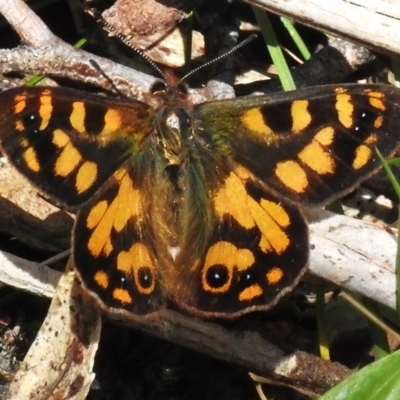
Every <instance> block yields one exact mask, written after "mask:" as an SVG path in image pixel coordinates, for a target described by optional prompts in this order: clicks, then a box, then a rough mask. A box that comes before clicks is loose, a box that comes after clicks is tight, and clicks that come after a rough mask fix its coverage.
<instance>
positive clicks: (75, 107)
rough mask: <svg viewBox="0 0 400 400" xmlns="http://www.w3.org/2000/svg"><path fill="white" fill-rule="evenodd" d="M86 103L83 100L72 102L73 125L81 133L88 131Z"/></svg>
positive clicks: (71, 121)
mask: <svg viewBox="0 0 400 400" xmlns="http://www.w3.org/2000/svg"><path fill="white" fill-rule="evenodd" d="M85 115H86V111H85V104H84V103H83V102H82V101H74V102H73V103H72V112H71V114H70V116H69V122H70V124H71V126H72V127H73V128H74V129H76V130H77V131H78V132H79V133H83V132H85V131H86V128H85Z"/></svg>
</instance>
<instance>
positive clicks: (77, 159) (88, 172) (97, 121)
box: [0, 87, 154, 206]
mask: <svg viewBox="0 0 400 400" xmlns="http://www.w3.org/2000/svg"><path fill="white" fill-rule="evenodd" d="M153 112H154V111H153V109H152V108H151V107H149V106H148V105H146V104H145V103H141V102H136V101H129V102H128V101H114V100H113V99H109V98H108V99H107V100H106V99H103V98H102V97H100V96H95V95H91V94H88V93H82V92H79V91H75V90H70V89H61V88H39V87H37V88H17V89H12V90H8V91H6V92H3V93H1V96H0V124H1V128H0V129H1V134H0V139H1V140H0V142H1V149H2V151H3V152H4V153H6V154H7V155H8V156H9V158H10V159H11V161H12V162H13V163H14V165H15V166H16V167H17V169H18V170H19V171H20V172H22V173H23V174H24V175H25V176H27V177H28V178H29V179H30V180H31V181H32V182H33V183H34V184H35V185H37V186H38V187H39V188H40V189H41V190H43V191H44V192H45V193H46V194H47V195H49V196H51V197H53V198H55V199H56V200H57V201H59V202H60V203H61V204H65V205H67V206H77V205H79V204H82V203H84V202H86V201H87V200H88V199H90V198H91V197H92V196H93V194H94V193H96V192H97V190H98V189H99V188H100V187H101V186H102V185H103V184H104V182H105V181H106V180H107V179H108V178H109V177H110V176H111V175H112V174H113V172H115V170H116V169H117V168H118V167H119V166H120V165H121V164H122V163H123V162H124V161H125V160H126V159H127V158H129V157H133V156H135V154H137V153H138V152H139V150H140V146H141V143H142V142H143V140H144V139H145V138H146V137H147V136H148V135H149V134H150V133H151V132H152V131H153V125H152V115H153ZM149 120H150V122H149Z"/></svg>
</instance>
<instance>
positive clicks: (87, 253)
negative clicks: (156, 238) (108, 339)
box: [73, 167, 165, 315]
mask: <svg viewBox="0 0 400 400" xmlns="http://www.w3.org/2000/svg"><path fill="white" fill-rule="evenodd" d="M134 181H135V179H134V177H133V174H131V173H130V171H129V170H128V169H126V168H125V167H121V168H120V169H118V170H117V171H116V172H115V173H114V174H113V176H112V177H111V178H110V179H109V181H108V182H107V184H106V188H105V190H102V192H101V193H100V194H99V195H97V196H95V198H93V199H92V200H91V201H90V203H89V204H87V205H85V206H84V207H83V208H82V209H81V210H80V211H79V213H78V215H77V220H76V224H75V228H74V236H73V237H74V242H73V252H74V254H73V255H74V260H75V265H76V269H77V271H78V273H79V275H80V277H81V279H82V281H83V283H84V285H85V287H87V288H88V289H89V290H91V291H92V292H94V293H96V295H97V297H98V298H99V299H100V300H101V302H102V303H103V304H104V305H105V306H106V307H107V308H108V309H113V310H116V309H120V310H126V311H128V312H129V313H130V314H135V315H143V314H150V313H152V312H154V311H157V310H158V309H159V308H160V307H161V306H162V304H164V303H165V299H164V298H163V290H162V285H161V279H160V272H161V271H160V268H159V265H158V261H157V260H156V257H155V254H154V244H153V235H152V232H151V228H152V226H151V225H150V226H149V224H148V223H146V222H148V219H147V218H146V215H145V214H146V212H148V204H147V203H148V197H147V196H145V195H144V192H143V190H140V189H141V188H140V186H139V182H134Z"/></svg>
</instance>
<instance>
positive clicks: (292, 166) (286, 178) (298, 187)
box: [275, 160, 308, 193]
mask: <svg viewBox="0 0 400 400" xmlns="http://www.w3.org/2000/svg"><path fill="white" fill-rule="evenodd" d="M275 175H276V176H277V177H278V179H279V180H280V182H281V183H283V184H284V185H285V186H286V187H287V188H289V189H291V190H293V191H295V192H296V193H303V192H304V190H305V189H306V188H307V187H308V179H307V175H306V173H305V172H304V170H303V168H301V166H300V165H299V164H298V163H297V162H296V161H293V160H287V161H282V162H280V163H278V164H277V166H276V167H275Z"/></svg>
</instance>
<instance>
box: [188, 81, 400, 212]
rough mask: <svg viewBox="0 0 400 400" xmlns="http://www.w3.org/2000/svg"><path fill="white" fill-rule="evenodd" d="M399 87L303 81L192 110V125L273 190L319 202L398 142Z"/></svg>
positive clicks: (366, 172) (358, 177) (362, 175)
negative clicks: (301, 85)
mask: <svg viewBox="0 0 400 400" xmlns="http://www.w3.org/2000/svg"><path fill="white" fill-rule="evenodd" d="M399 114H400V98H399V94H398V91H397V90H396V89H394V88H392V87H390V86H387V85H370V86H369V85H344V86H320V87H315V88H306V89H302V90H299V91H295V92H286V93H278V94H274V95H272V96H270V97H267V96H262V97H253V98H251V97H250V98H247V99H242V100H240V102H236V101H235V100H225V101H221V102H210V103H204V104H201V105H199V106H197V108H196V109H195V111H194V115H195V117H196V126H197V128H198V132H199V134H200V135H202V136H204V137H205V138H206V140H207V141H209V142H210V143H211V144H212V145H213V146H214V147H215V148H216V151H219V152H220V153H222V154H226V155H228V156H230V157H232V158H234V159H235V161H236V162H238V163H240V164H241V165H243V166H244V167H246V168H247V169H248V170H250V171H251V172H252V173H253V174H254V175H255V176H257V177H258V178H260V179H261V180H262V181H263V182H265V183H266V184H268V186H270V187H271V188H273V189H274V190H275V191H276V192H278V193H279V194H280V195H282V196H285V197H287V198H289V199H291V200H292V201H295V202H302V203H305V204H326V203H327V202H329V201H330V200H332V199H334V198H337V197H339V196H341V195H343V194H345V193H347V192H349V191H350V190H351V189H352V188H354V186H355V185H356V184H357V183H359V182H361V181H362V180H365V179H366V178H367V177H368V176H370V175H371V174H372V173H373V172H375V171H376V170H377V169H378V168H379V167H380V163H379V160H378V159H377V157H376V152H375V147H376V148H378V149H379V150H380V151H381V153H382V154H383V155H384V156H385V157H388V156H390V155H392V154H393V153H394V152H395V150H396V149H397V148H398V147H399V144H398V140H397V135H398V127H397V123H398V115H399Z"/></svg>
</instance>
